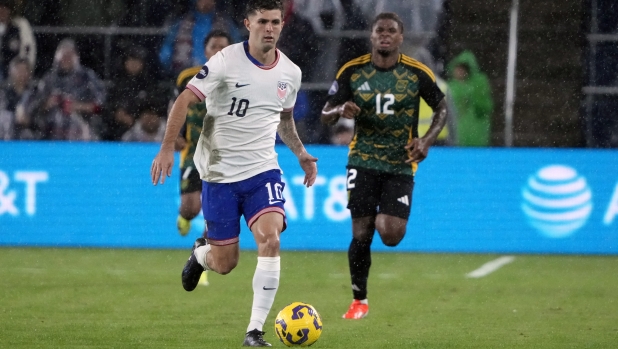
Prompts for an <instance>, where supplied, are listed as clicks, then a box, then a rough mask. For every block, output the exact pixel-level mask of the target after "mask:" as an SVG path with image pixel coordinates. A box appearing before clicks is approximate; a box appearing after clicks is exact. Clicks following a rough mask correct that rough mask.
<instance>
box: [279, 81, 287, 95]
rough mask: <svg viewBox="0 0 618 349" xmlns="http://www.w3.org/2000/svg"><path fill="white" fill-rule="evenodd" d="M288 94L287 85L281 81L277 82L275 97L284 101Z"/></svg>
mask: <svg viewBox="0 0 618 349" xmlns="http://www.w3.org/2000/svg"><path fill="white" fill-rule="evenodd" d="M287 92H288V83H287V82H283V81H277V97H279V99H284V98H285V95H286V93H287Z"/></svg>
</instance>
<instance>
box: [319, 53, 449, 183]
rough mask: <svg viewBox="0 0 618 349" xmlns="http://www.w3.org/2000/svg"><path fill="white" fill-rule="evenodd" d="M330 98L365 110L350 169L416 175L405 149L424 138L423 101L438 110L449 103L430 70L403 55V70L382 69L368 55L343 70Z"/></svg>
mask: <svg viewBox="0 0 618 349" xmlns="http://www.w3.org/2000/svg"><path fill="white" fill-rule="evenodd" d="M329 95H330V98H329V103H330V105H333V106H335V105H340V104H343V103H345V102H347V101H353V102H354V103H356V105H358V106H359V107H360V109H361V111H360V113H359V114H358V115H357V116H356V121H355V127H354V128H355V131H354V132H355V134H354V139H353V140H352V142H351V143H350V152H349V155H348V166H357V167H363V168H367V169H373V170H378V171H384V172H388V173H393V174H404V175H411V176H413V175H414V173H415V172H416V167H417V164H416V163H412V164H406V163H405V160H406V158H407V151H406V150H405V148H404V146H405V145H406V144H407V143H409V142H410V141H411V140H412V138H416V137H418V136H419V135H418V115H419V113H418V111H419V107H420V98H421V97H422V98H423V99H424V100H425V101H426V102H427V104H428V105H429V106H430V107H431V108H432V109H435V108H436V107H437V106H438V104H439V103H440V101H441V100H442V99H443V98H444V94H443V93H442V92H441V91H440V88H439V87H438V86H437V85H436V78H435V76H434V74H433V72H432V71H431V70H430V69H429V68H427V66H425V65H424V64H422V63H420V62H419V61H417V60H415V59H413V58H411V57H408V56H406V55H403V54H400V55H399V59H398V61H397V64H395V65H394V66H392V67H390V68H388V69H382V68H379V67H376V66H375V65H373V63H372V62H371V54H366V55H364V56H360V57H358V58H356V59H353V60H351V61H349V62H347V63H346V64H344V65H343V66H342V67H341V69H340V70H339V72H338V73H337V77H336V80H335V82H334V83H333V86H332V87H331V89H330V91H329Z"/></svg>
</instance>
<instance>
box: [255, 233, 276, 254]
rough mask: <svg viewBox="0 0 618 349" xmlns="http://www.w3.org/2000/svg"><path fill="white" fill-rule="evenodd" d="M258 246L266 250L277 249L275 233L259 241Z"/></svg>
mask: <svg viewBox="0 0 618 349" xmlns="http://www.w3.org/2000/svg"><path fill="white" fill-rule="evenodd" d="M260 247H261V248H263V249H265V250H268V251H279V248H280V241H279V237H278V236H277V235H273V236H269V237H267V238H266V239H264V240H263V241H261V242H260Z"/></svg>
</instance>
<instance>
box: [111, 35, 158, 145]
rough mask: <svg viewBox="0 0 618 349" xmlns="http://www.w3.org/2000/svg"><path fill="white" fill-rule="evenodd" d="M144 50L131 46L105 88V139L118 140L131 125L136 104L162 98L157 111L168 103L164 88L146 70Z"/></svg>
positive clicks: (133, 120) (135, 112)
mask: <svg viewBox="0 0 618 349" xmlns="http://www.w3.org/2000/svg"><path fill="white" fill-rule="evenodd" d="M147 54H148V53H147V52H146V50H145V49H144V48H143V47H141V46H131V47H130V48H129V49H128V50H127V53H126V54H125V56H124V57H123V61H122V67H121V69H119V72H118V74H117V75H116V76H115V77H114V80H113V84H112V86H111V87H110V88H109V90H108V95H107V102H106V104H105V113H104V115H105V125H106V130H105V133H104V135H103V138H104V139H105V140H112V141H115V140H120V137H122V135H123V134H124V133H125V132H127V131H128V130H129V128H131V126H133V124H134V123H135V117H136V116H137V113H138V110H137V108H136V106H137V105H141V104H144V103H146V101H154V100H158V101H161V102H160V106H159V108H158V109H159V110H158V111H159V112H161V110H164V109H165V108H166V106H167V103H166V102H165V101H166V100H167V98H166V97H167V96H166V94H165V91H163V90H162V89H161V88H159V87H158V85H157V84H156V83H155V82H153V79H152V76H151V75H150V74H149V72H148V70H147V66H146V62H145V59H146V57H147Z"/></svg>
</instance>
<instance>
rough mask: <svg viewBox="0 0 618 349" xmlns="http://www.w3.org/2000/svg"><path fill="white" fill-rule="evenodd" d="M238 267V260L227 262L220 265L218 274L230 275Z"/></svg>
mask: <svg viewBox="0 0 618 349" xmlns="http://www.w3.org/2000/svg"><path fill="white" fill-rule="evenodd" d="M237 265H238V260H225V261H224V262H222V263H221V264H219V268H218V269H219V270H217V272H218V273H219V274H221V275H227V274H229V273H230V272H231V271H232V270H234V268H236V266H237Z"/></svg>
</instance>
